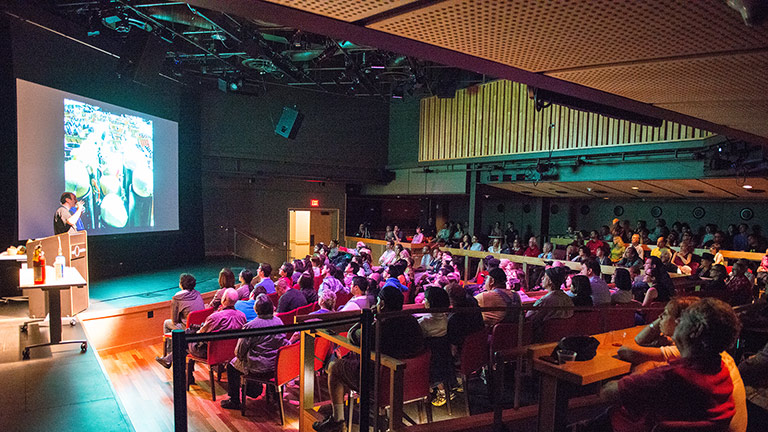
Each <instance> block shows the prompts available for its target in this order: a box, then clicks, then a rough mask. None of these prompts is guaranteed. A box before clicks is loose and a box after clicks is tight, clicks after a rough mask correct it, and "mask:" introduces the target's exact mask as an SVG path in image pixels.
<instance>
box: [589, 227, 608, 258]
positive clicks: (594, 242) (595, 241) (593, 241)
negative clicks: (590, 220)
mask: <svg viewBox="0 0 768 432" xmlns="http://www.w3.org/2000/svg"><path fill="white" fill-rule="evenodd" d="M604 244H605V243H604V242H603V241H602V240H600V234H599V233H598V232H597V231H594V230H593V231H591V232H590V233H589V241H588V242H587V245H586V246H587V247H588V248H589V254H590V255H595V253H596V251H597V248H599V247H602V246H603V245H604Z"/></svg>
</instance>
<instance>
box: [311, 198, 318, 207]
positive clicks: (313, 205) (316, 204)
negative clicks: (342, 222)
mask: <svg viewBox="0 0 768 432" xmlns="http://www.w3.org/2000/svg"><path fill="white" fill-rule="evenodd" d="M309 206H310V207H320V200H316V199H313V200H309Z"/></svg>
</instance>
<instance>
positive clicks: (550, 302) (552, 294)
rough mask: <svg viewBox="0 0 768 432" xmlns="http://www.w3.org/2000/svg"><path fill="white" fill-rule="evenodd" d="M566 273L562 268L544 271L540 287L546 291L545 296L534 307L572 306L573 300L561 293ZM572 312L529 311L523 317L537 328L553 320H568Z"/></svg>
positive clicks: (563, 310)
mask: <svg viewBox="0 0 768 432" xmlns="http://www.w3.org/2000/svg"><path fill="white" fill-rule="evenodd" d="M566 275H567V271H566V270H565V268H564V267H550V268H548V269H546V270H545V271H544V278H543V279H542V280H541V287H542V288H544V289H545V290H547V291H548V292H547V294H546V295H544V296H543V297H541V298H540V299H538V300H536V303H534V304H533V305H534V306H542V307H544V306H573V300H572V299H571V298H570V297H569V296H568V294H566V293H564V292H563V291H562V286H563V283H564V282H565V277H566ZM572 316H573V311H572V310H569V309H551V310H545V309H542V310H536V309H533V310H530V311H528V313H527V314H526V315H525V317H526V318H527V319H529V320H530V321H531V322H532V323H533V325H534V327H538V326H539V325H540V324H541V323H543V322H544V321H547V320H550V319H555V318H570V317H572Z"/></svg>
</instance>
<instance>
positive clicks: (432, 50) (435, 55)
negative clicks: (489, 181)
mask: <svg viewBox="0 0 768 432" xmlns="http://www.w3.org/2000/svg"><path fill="white" fill-rule="evenodd" d="M188 3H189V4H192V5H195V6H199V7H203V8H208V9H214V10H218V11H221V12H227V13H231V14H234V15H239V16H241V17H245V18H251V19H258V20H261V21H269V22H274V23H278V24H283V25H289V26H291V27H294V28H300V29H302V30H305V31H309V32H313V33H318V34H322V35H326V36H328V37H331V38H334V39H339V40H349V41H352V42H355V43H357V44H361V45H369V46H374V47H376V48H379V49H382V50H388V51H392V52H396V53H400V54H404V55H408V56H413V57H416V58H419V59H424V60H430V61H433V62H436V63H442V64H446V65H450V66H454V67H457V68H461V69H467V70H471V71H474V72H477V73H480V74H486V75H490V76H492V77H496V78H503V79H508V80H510V81H515V82H519V83H523V84H528V85H530V86H533V87H537V88H541V89H546V90H550V91H553V92H557V93H560V94H563V95H567V96H571V97H575V98H579V99H584V100H588V101H592V102H596V103H601V104H605V105H609V106H612V107H615V108H619V109H623V110H627V111H632V112H635V113H638V114H642V115H646V116H650V117H656V118H661V119H665V120H668V121H672V122H676V123H681V124H685V125H688V126H693V127H695V128H699V129H704V130H708V131H711V132H715V133H718V134H721V135H725V136H728V137H730V138H734V139H741V140H744V141H748V142H752V143H755V144H760V145H764V146H768V138H765V137H761V136H758V135H754V134H751V133H748V132H744V131H741V130H737V129H733V128H730V127H727V126H723V125H720V124H716V123H713V122H709V121H706V120H702V119H699V118H696V117H692V116H688V115H685V114H681V113H678V112H675V111H670V110H667V109H663V108H659V107H656V106H653V105H650V104H646V103H643V102H639V101H636V100H633V99H629V98H625V97H622V96H618V95H615V94H611V93H607V92H604V91H601V90H597V89H594V88H590V87H586V86H582V85H579V84H574V83H571V82H568V81H563V80H560V79H557V78H553V77H549V76H546V75H541V74H538V73H533V72H529V71H526V70H523V69H519V68H515V67H512V66H509V65H505V64H502V63H498V62H494V61H491V60H487V59H482V58H479V57H475V56H472V55H469V54H466V53H463V52H457V51H452V50H449V49H446V48H441V47H438V46H434V45H430V44H427V43H424V42H420V41H417V40H413V39H407V38H403V37H400V36H395V35H392V34H389V33H385V32H381V31H378V30H374V29H370V28H367V27H362V26H358V25H355V24H354V23H349V22H345V21H341V20H336V19H332V18H328V17H325V16H321V15H316V14H313V13H309V12H306V11H303V10H300V9H294V8H291V7H286V6H281V5H278V4H274V3H270V2H267V1H263V0H190V1H188Z"/></svg>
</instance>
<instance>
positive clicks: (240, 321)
mask: <svg viewBox="0 0 768 432" xmlns="http://www.w3.org/2000/svg"><path fill="white" fill-rule="evenodd" d="M234 277H235V276H234V274H232V279H234ZM238 299H239V297H238V295H237V290H235V289H234V288H227V289H226V290H224V294H223V295H222V296H221V309H220V310H218V311H216V312H214V313H212V314H210V315H208V318H206V319H205V322H204V323H203V325H202V327H200V329H199V330H197V331H195V330H194V329H187V330H186V331H187V332H189V333H214V332H218V331H224V330H239V329H241V328H242V327H243V325H244V324H245V323H246V319H245V314H243V313H242V312H240V311H239V310H236V309H235V303H237V301H238ZM188 350H189V352H190V353H192V354H193V355H195V356H197V357H206V356H207V355H208V343H207V342H198V343H195V344H189V347H188ZM155 361H157V362H158V363H160V364H161V365H162V366H163V367H164V368H166V369H170V368H171V365H173V353H172V352H170V353H168V355H167V356H165V357H155ZM189 365H190V366H189V367H188V371H189V372H188V377H187V379H188V380H190V381H192V382H194V377H192V371H194V369H195V368H194V361H191V360H190V362H189Z"/></svg>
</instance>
